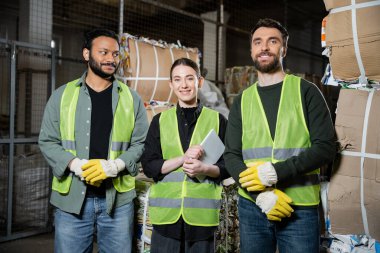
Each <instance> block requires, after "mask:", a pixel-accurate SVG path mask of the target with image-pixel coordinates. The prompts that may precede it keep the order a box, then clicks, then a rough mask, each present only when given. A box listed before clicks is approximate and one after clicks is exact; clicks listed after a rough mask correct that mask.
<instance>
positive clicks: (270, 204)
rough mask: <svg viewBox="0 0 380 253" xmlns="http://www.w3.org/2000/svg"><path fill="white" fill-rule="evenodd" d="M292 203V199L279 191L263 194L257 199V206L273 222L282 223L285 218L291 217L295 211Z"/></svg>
mask: <svg viewBox="0 0 380 253" xmlns="http://www.w3.org/2000/svg"><path fill="white" fill-rule="evenodd" d="M290 203H292V199H291V198H290V197H289V196H288V195H286V194H285V193H284V192H282V191H280V190H278V189H274V190H270V191H265V192H262V193H260V194H259V195H258V196H257V198H256V205H258V206H259V207H260V208H261V210H262V211H263V213H265V214H266V215H267V218H268V220H271V221H281V219H283V218H285V217H290V215H291V214H292V212H293V211H294V210H293V208H292V207H291V206H290Z"/></svg>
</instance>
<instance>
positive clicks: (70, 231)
mask: <svg viewBox="0 0 380 253" xmlns="http://www.w3.org/2000/svg"><path fill="white" fill-rule="evenodd" d="M106 210H107V203H106V198H98V197H87V198H86V199H85V202H84V205H83V208H82V212H81V214H80V215H76V214H71V213H67V212H64V211H62V210H60V209H58V208H57V209H56V212H55V241H54V252H56V253H61V252H68V253H71V252H76V253H80V252H89V253H91V252H92V248H93V236H94V232H95V228H96V233H97V243H98V248H99V252H107V253H109V252H118V253H119V252H125V253H130V252H131V250H132V235H133V215H134V206H133V202H131V203H128V204H126V205H123V206H121V207H118V208H115V209H114V212H113V214H112V216H110V215H108V214H107V212H106Z"/></svg>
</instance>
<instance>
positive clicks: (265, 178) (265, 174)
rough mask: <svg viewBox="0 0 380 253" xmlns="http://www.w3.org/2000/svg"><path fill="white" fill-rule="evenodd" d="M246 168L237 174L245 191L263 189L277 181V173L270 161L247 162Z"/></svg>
mask: <svg viewBox="0 0 380 253" xmlns="http://www.w3.org/2000/svg"><path fill="white" fill-rule="evenodd" d="M247 165H248V166H249V168H248V169H246V170H245V171H243V172H242V173H240V174H239V177H240V179H239V183H240V184H241V186H242V187H243V188H246V189H247V191H263V190H265V187H266V186H272V185H274V184H276V183H277V173H276V170H275V169H274V167H273V165H272V163H270V162H254V163H251V164H247Z"/></svg>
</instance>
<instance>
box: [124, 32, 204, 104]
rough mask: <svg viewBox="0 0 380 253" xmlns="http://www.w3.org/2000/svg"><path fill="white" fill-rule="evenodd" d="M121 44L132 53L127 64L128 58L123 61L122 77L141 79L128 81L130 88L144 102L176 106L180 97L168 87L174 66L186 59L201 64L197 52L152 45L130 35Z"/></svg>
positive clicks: (129, 54)
mask: <svg viewBox="0 0 380 253" xmlns="http://www.w3.org/2000/svg"><path fill="white" fill-rule="evenodd" d="M122 41H123V42H124V43H125V45H126V46H127V47H128V51H129V52H128V54H126V57H128V60H127V61H128V63H127V62H126V61H125V59H124V60H122V62H123V68H124V70H123V74H124V76H125V77H127V78H128V77H131V78H137V79H138V80H129V81H128V85H129V86H130V87H131V88H133V89H135V90H136V91H137V93H138V94H139V95H140V96H141V98H142V100H143V101H144V102H149V101H151V100H157V101H167V102H171V103H176V102H177V98H176V96H175V95H174V93H172V92H171V89H170V87H169V75H170V68H171V65H172V63H173V62H174V61H175V60H177V59H179V58H183V57H184V58H190V59H192V60H193V61H195V62H196V63H198V64H199V56H198V49H196V48H191V49H190V48H189V49H181V48H175V47H172V48H170V47H171V46H160V45H153V44H151V43H149V42H146V41H141V40H138V39H134V38H133V37H131V36H127V37H126V38H124V39H123V40H122ZM123 45H124V44H122V46H123ZM144 79H145V80H144ZM147 79H149V80H147Z"/></svg>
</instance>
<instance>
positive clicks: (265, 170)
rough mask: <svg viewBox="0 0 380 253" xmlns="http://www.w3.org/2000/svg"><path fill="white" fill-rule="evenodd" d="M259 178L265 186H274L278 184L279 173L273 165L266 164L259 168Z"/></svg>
mask: <svg viewBox="0 0 380 253" xmlns="http://www.w3.org/2000/svg"><path fill="white" fill-rule="evenodd" d="M257 170H258V174H259V178H260V180H261V182H262V183H263V185H266V186H272V185H274V184H276V183H277V180H278V179H277V173H276V170H275V169H274V167H273V165H272V163H270V162H266V163H264V164H261V165H259V166H258V167H257Z"/></svg>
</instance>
